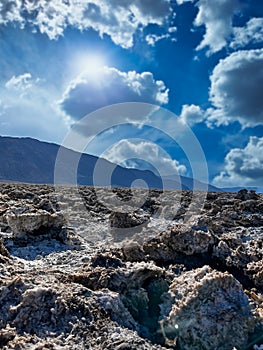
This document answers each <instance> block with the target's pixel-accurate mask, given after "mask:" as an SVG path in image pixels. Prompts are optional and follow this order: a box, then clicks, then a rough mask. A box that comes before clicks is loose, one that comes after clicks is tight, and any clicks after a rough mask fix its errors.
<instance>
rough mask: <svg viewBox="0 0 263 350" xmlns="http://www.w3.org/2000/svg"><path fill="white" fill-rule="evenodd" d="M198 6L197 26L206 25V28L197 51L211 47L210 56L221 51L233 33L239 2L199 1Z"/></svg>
mask: <svg viewBox="0 0 263 350" xmlns="http://www.w3.org/2000/svg"><path fill="white" fill-rule="evenodd" d="M196 6H198V8H199V12H198V14H197V17H196V19H195V22H194V23H195V25H196V26H202V25H205V28H206V33H205V35H204V38H203V40H202V42H201V43H200V44H199V45H198V46H197V50H201V49H203V48H205V47H206V46H208V47H209V51H208V54H211V53H214V52H217V51H219V50H221V49H222V48H223V47H224V46H225V45H226V44H227V39H228V38H229V37H230V36H231V34H232V31H233V28H232V17H233V15H234V13H235V11H237V10H238V2H237V0H199V1H198V3H197V4H196Z"/></svg>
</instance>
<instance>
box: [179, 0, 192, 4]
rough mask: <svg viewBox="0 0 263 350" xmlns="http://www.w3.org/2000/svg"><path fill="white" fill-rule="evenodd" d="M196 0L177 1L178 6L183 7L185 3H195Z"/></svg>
mask: <svg viewBox="0 0 263 350" xmlns="http://www.w3.org/2000/svg"><path fill="white" fill-rule="evenodd" d="M193 1H194V0H176V2H177V4H178V5H182V4H184V3H185V2H193Z"/></svg>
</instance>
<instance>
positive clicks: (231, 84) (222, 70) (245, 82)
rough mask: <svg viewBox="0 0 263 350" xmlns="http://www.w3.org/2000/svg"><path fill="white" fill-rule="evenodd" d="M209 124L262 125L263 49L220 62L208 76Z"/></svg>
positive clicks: (238, 54) (241, 53)
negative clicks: (211, 107) (237, 123)
mask: <svg viewBox="0 0 263 350" xmlns="http://www.w3.org/2000/svg"><path fill="white" fill-rule="evenodd" d="M210 79H211V89H210V101H211V103H212V104H213V106H214V107H215V109H211V110H210V116H209V117H208V122H210V123H216V124H217V125H220V124H226V125H227V124H229V123H230V122H233V121H239V122H240V123H241V124H242V125H243V126H254V125H258V124H261V123H262V122H263V89H262V86H263V49H258V50H249V51H238V52H235V53H233V54H231V55H230V56H228V57H227V58H225V59H222V60H220V62H219V63H218V65H217V66H216V67H215V69H214V71H213V73H212V75H211V77H210Z"/></svg>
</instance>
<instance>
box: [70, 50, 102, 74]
mask: <svg viewBox="0 0 263 350" xmlns="http://www.w3.org/2000/svg"><path fill="white" fill-rule="evenodd" d="M105 65H106V61H105V59H104V58H103V56H102V54H89V53H82V54H79V55H77V56H76V59H75V62H74V70H76V72H77V73H78V74H82V73H85V74H88V75H90V76H91V77H96V76H97V75H98V73H99V71H100V69H101V68H103V67H104V66H105Z"/></svg>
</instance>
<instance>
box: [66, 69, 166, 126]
mask: <svg viewBox="0 0 263 350" xmlns="http://www.w3.org/2000/svg"><path fill="white" fill-rule="evenodd" d="M122 102H147V103H152V104H159V105H161V104H166V103H168V89H166V87H165V85H164V83H163V82H162V81H160V80H155V79H154V77H153V75H152V73H150V72H143V73H141V74H140V73H136V72H135V71H130V72H127V73H126V72H121V71H119V70H117V69H116V68H109V67H104V68H102V69H100V70H98V72H97V74H96V76H95V77H94V76H93V77H92V76H90V74H89V73H83V74H81V75H80V76H78V78H77V79H75V80H73V81H72V82H71V83H70V84H69V86H68V88H67V90H66V91H65V93H64V96H63V99H62V101H61V102H60V106H61V108H62V109H63V110H64V112H65V113H66V114H67V115H69V116H70V117H72V118H73V119H75V120H76V119H77V120H78V119H81V118H82V117H84V116H85V115H87V114H89V113H90V112H92V111H95V110H97V109H99V108H102V107H105V106H108V105H111V104H114V103H122Z"/></svg>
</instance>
